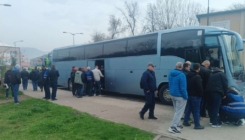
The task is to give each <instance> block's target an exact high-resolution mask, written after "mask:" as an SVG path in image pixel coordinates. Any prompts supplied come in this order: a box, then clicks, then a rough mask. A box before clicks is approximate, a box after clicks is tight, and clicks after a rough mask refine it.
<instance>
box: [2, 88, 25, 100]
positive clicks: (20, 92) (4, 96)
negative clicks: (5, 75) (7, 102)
mask: <svg viewBox="0 0 245 140" xmlns="http://www.w3.org/2000/svg"><path fill="white" fill-rule="evenodd" d="M19 95H23V92H22V91H19ZM9 98H10V99H11V98H12V91H11V89H9ZM3 99H6V94H5V88H3V87H1V86H0V100H3Z"/></svg>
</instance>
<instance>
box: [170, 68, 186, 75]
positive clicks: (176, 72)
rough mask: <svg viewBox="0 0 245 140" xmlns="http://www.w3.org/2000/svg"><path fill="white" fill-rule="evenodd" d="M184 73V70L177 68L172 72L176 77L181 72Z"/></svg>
mask: <svg viewBox="0 0 245 140" xmlns="http://www.w3.org/2000/svg"><path fill="white" fill-rule="evenodd" d="M181 73H183V71H182V70H177V69H174V70H172V71H171V72H170V75H171V76H173V77H175V76H178V75H179V74H181Z"/></svg>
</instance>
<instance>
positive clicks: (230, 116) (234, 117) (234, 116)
mask: <svg viewBox="0 0 245 140" xmlns="http://www.w3.org/2000/svg"><path fill="white" fill-rule="evenodd" d="M219 117H220V120H221V121H222V122H237V121H238V120H240V119H243V118H245V114H244V113H231V112H227V111H226V110H223V109H222V108H221V109H220V112H219Z"/></svg>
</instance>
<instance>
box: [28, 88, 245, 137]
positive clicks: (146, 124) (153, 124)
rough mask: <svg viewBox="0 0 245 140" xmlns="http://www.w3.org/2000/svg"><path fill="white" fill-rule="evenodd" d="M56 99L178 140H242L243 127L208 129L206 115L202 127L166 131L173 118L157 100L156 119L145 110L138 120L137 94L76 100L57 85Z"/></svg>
mask: <svg viewBox="0 0 245 140" xmlns="http://www.w3.org/2000/svg"><path fill="white" fill-rule="evenodd" d="M24 93H25V94H26V95H29V96H31V97H34V98H42V97H44V93H43V92H40V91H37V92H33V91H32V89H31V86H29V87H28V90H27V91H24ZM57 99H58V100H57V101H53V103H56V104H59V105H64V106H69V107H72V108H75V109H77V110H80V111H83V112H87V113H89V114H91V115H94V116H96V117H98V118H102V119H106V120H109V121H113V122H117V123H123V124H126V125H130V126H133V127H136V128H139V129H142V130H146V131H150V132H153V133H156V134H161V135H163V136H170V137H175V138H178V139H181V140H244V132H245V126H240V127H237V126H233V125H223V126H222V127H221V128H212V127H211V126H210V125H209V120H208V119H206V118H204V119H202V120H201V124H202V125H204V126H205V129H204V130H194V129H193V127H194V126H191V127H185V128H184V129H183V131H182V133H181V134H179V135H174V134H170V133H169V132H168V131H167V129H168V127H169V125H170V122H171V120H172V117H173V107H172V106H166V105H162V104H161V103H160V101H157V104H156V107H155V116H156V117H158V120H148V119H146V118H148V114H147V113H146V114H145V120H141V119H140V118H139V111H140V110H141V108H142V106H143V105H144V97H141V96H132V95H125V94H115V93H107V94H104V95H102V96H101V97H99V96H96V97H88V96H85V97H83V98H80V99H78V98H75V97H73V96H72V93H71V92H70V91H68V90H66V89H64V88H59V89H58V91H57Z"/></svg>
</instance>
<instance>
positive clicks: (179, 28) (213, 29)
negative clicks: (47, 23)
mask: <svg viewBox="0 0 245 140" xmlns="http://www.w3.org/2000/svg"><path fill="white" fill-rule="evenodd" d="M183 30H205V33H207V32H213V31H221V32H222V31H228V30H227V29H224V28H219V27H214V26H188V27H178V28H173V29H167V30H159V31H156V32H150V33H145V34H140V35H135V36H128V37H125V38H117V39H111V40H105V41H101V42H95V43H90V44H80V45H69V46H64V47H59V48H55V49H54V50H60V49H67V48H75V47H79V46H89V45H95V44H101V43H107V42H111V41H119V40H124V39H128V38H132V37H140V36H144V35H150V34H155V33H171V32H177V31H183Z"/></svg>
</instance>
